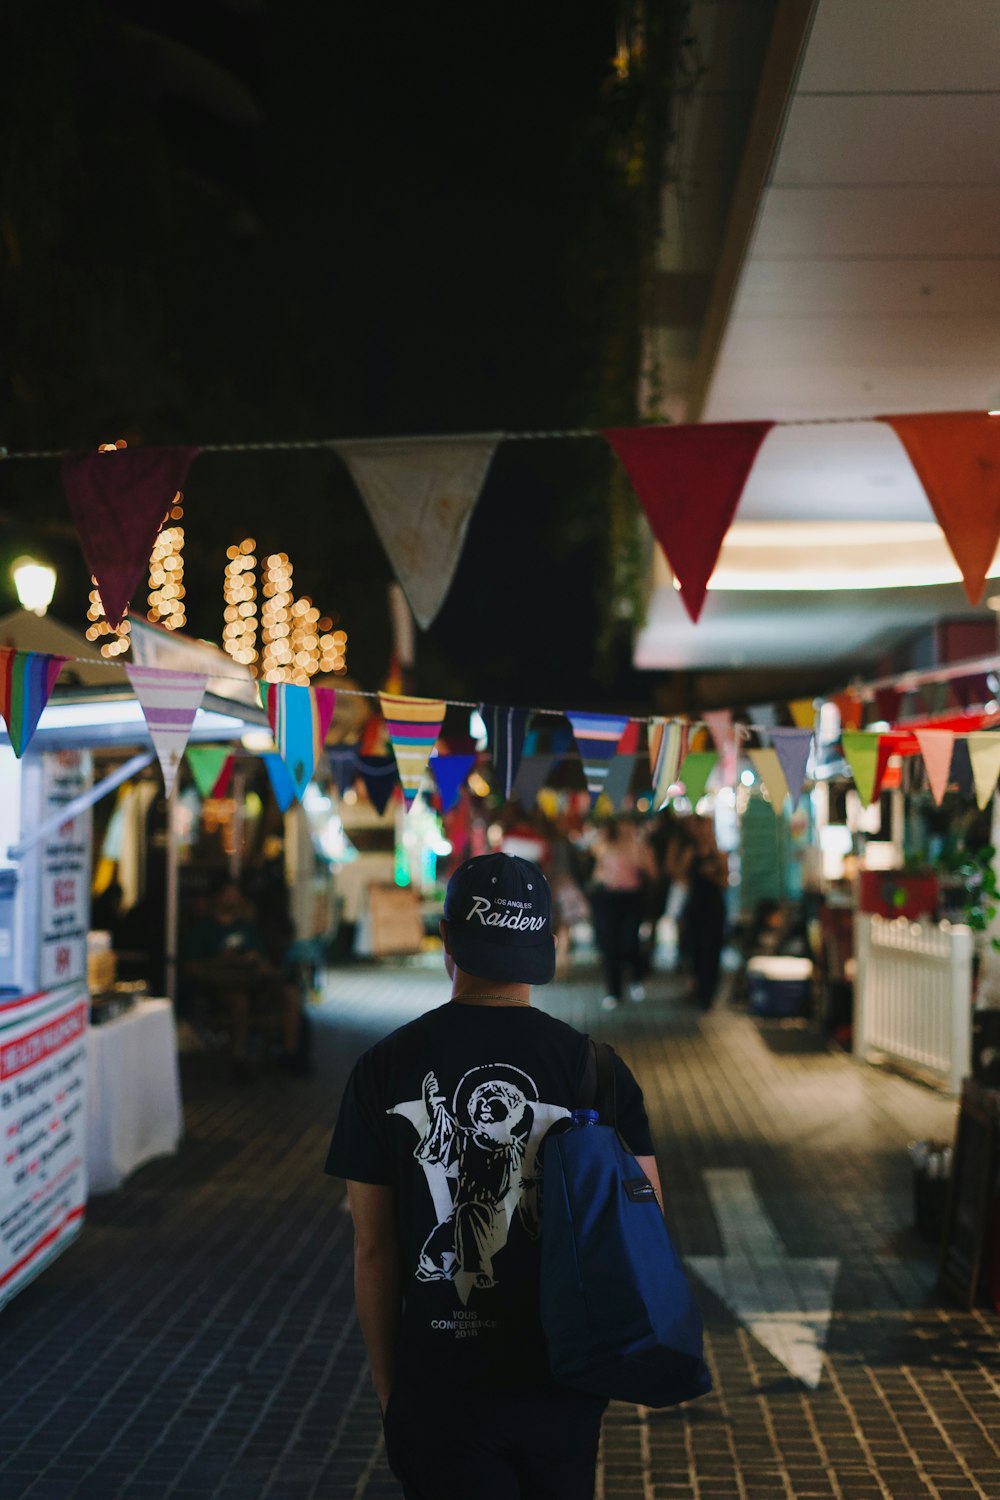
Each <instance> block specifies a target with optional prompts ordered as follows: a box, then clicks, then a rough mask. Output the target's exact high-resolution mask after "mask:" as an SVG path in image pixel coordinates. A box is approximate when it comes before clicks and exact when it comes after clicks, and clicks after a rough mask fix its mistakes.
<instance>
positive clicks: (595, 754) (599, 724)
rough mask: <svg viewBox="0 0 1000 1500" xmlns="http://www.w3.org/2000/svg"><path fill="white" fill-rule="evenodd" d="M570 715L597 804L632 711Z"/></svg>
mask: <svg viewBox="0 0 1000 1500" xmlns="http://www.w3.org/2000/svg"><path fill="white" fill-rule="evenodd" d="M566 717H567V719H568V720H569V722H570V723H571V724H572V726H573V733H574V735H575V736H576V744H577V749H578V750H579V752H580V759H581V761H582V762H583V774H584V776H585V777H586V780H587V790H588V791H589V793H590V805H591V807H593V806H594V803H595V802H596V801H597V799H598V797H599V796H600V795H601V793H602V792H603V790H604V783H605V782H606V781H607V779H608V769H609V767H610V765H611V762H612V761H613V760H614V758H615V753H616V751H617V749H618V742H619V740H620V739H621V737H622V735H623V734H624V733H625V730H626V729H627V728H628V722H629V721H628V715H627V714H585V713H567V715H566Z"/></svg>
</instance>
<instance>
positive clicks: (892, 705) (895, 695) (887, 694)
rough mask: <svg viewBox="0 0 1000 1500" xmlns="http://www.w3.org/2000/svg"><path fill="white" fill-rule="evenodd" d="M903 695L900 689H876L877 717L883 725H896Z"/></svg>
mask: <svg viewBox="0 0 1000 1500" xmlns="http://www.w3.org/2000/svg"><path fill="white" fill-rule="evenodd" d="M902 696H903V695H902V693H901V692H900V691H899V689H898V688H894V687H887V688H876V689H875V717H876V719H879V720H881V722H882V723H883V724H895V722H896V716H897V714H898V713H899V701H900V699H901V698H902Z"/></svg>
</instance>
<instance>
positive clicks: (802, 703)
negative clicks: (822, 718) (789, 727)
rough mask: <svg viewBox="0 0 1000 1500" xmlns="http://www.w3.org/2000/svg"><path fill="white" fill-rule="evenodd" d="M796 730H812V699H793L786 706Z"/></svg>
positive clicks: (813, 723)
mask: <svg viewBox="0 0 1000 1500" xmlns="http://www.w3.org/2000/svg"><path fill="white" fill-rule="evenodd" d="M788 712H789V713H790V714H791V716H792V723H793V724H794V725H795V727H796V729H812V728H814V726H815V724H816V704H815V702H814V701H813V699H812V698H795V699H793V700H792V702H791V703H789V705H788Z"/></svg>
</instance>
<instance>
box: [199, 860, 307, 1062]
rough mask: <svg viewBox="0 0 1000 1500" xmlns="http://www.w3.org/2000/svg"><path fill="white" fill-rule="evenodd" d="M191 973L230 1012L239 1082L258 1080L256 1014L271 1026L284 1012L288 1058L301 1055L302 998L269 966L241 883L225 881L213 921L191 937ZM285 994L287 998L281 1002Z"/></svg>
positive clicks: (216, 900)
mask: <svg viewBox="0 0 1000 1500" xmlns="http://www.w3.org/2000/svg"><path fill="white" fill-rule="evenodd" d="M184 957H185V967H186V971H187V973H188V974H189V975H190V976H191V978H192V979H194V980H195V981H196V982H197V983H198V984H199V985H200V986H202V987H203V988H204V989H205V990H206V991H207V992H208V993H209V994H214V995H216V996H218V997H219V999H220V1000H221V1002H222V1005H223V1008H224V1009H225V1011H226V1012H227V1016H226V1019H227V1021H228V1024H229V1027H230V1030H231V1036H232V1049H233V1071H234V1074H235V1076H236V1078H237V1079H238V1080H240V1081H241V1082H242V1081H245V1080H246V1079H248V1078H249V1077H251V1076H252V1069H251V1067H250V1058H249V1053H248V1039H249V1032H250V1024H249V1023H250V1013H251V1009H252V1008H253V1009H255V1010H256V1011H257V1012H258V1019H262V1020H264V1021H265V1022H266V1023H267V1025H268V1027H270V1025H271V1024H273V1022H274V1021H275V1020H276V1019H277V1018H276V1017H275V1015H274V1014H273V1013H274V1012H275V1010H276V1009H277V1008H278V1007H280V1008H281V1011H282V1015H281V1026H282V1032H283V1039H284V1047H285V1054H286V1055H287V1056H297V1055H298V1048H299V1027H300V1025H301V1009H300V1005H299V998H298V996H297V995H296V994H294V992H293V991H291V990H290V989H288V988H287V987H285V986H284V985H283V984H281V983H280V979H281V976H280V972H279V971H275V969H274V968H273V967H272V965H271V964H269V963H268V961H267V957H266V954H265V952H264V947H263V943H262V942H261V938H260V933H259V932H258V929H257V926H256V923H255V922H254V921H253V919H252V908H251V906H250V903H249V902H248V901H247V900H246V899H245V897H244V895H243V892H242V890H241V889H240V886H239V885H238V884H237V882H236V881H235V880H228V879H227V880H224V881H223V882H222V884H221V885H220V886H219V888H218V890H217V891H216V893H215V896H214V898H213V901H212V905H211V909H210V911H209V914H208V916H206V917H204V918H203V919H202V920H201V921H200V922H199V923H198V924H197V925H196V926H195V927H194V928H193V929H192V931H191V932H190V934H189V935H188V938H187V942H186V944H185V954H184ZM279 994H280V996H281V999H280V1000H276V998H275V997H276V996H278V995H279Z"/></svg>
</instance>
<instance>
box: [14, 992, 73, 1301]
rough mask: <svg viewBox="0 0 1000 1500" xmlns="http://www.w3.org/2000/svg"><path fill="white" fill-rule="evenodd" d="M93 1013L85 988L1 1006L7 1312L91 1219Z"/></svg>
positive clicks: (32, 997) (35, 996)
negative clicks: (87, 1216)
mask: <svg viewBox="0 0 1000 1500" xmlns="http://www.w3.org/2000/svg"><path fill="white" fill-rule="evenodd" d="M87 1015H88V1000H87V995H86V992H85V990H84V989H83V988H82V987H81V986H80V985H70V986H67V987H66V988H62V989H58V990H54V991H52V992H51V993H48V994H41V995H29V996H26V997H24V998H22V999H19V1000H7V1001H2V1000H0V1307H2V1306H3V1304H4V1303H5V1302H7V1301H9V1299H10V1298H11V1297H12V1296H13V1295H14V1294H15V1293H16V1292H17V1291H19V1290H20V1289H21V1287H22V1286H24V1285H25V1283H26V1282H28V1281H30V1280H31V1279H32V1277H33V1276H36V1275H37V1274H38V1272H39V1271H40V1270H41V1269H42V1268H43V1267H44V1266H46V1265H47V1264H48V1263H49V1261H50V1260H52V1259H53V1257H54V1256H56V1255H58V1254H59V1252H60V1251H61V1250H62V1249H64V1248H65V1246H66V1245H67V1244H68V1243H69V1242H70V1240H72V1239H73V1238H74V1236H75V1235H76V1234H77V1233H78V1232H79V1229H80V1226H81V1224H82V1222H83V1212H84V1204H85V1202H86V1198H87V1172H86V1160H85V1140H86V1079H87Z"/></svg>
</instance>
